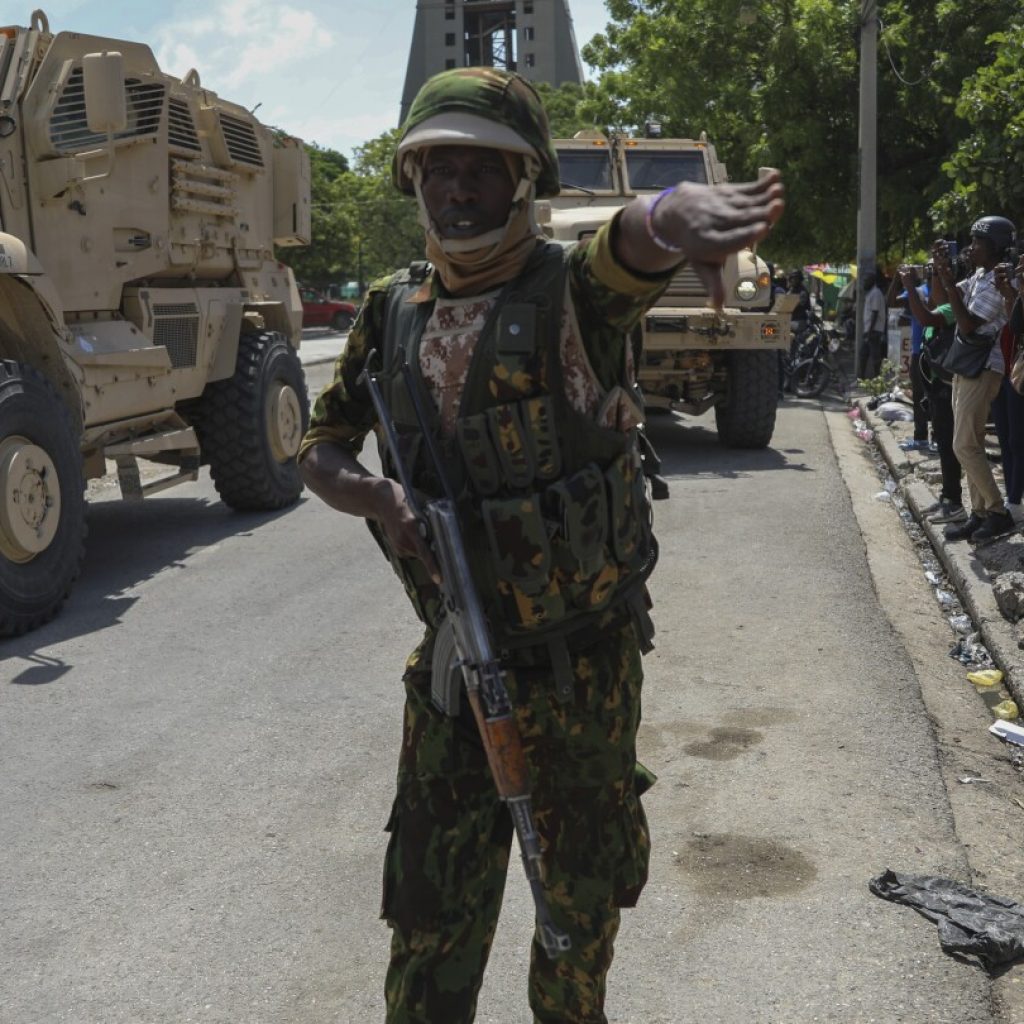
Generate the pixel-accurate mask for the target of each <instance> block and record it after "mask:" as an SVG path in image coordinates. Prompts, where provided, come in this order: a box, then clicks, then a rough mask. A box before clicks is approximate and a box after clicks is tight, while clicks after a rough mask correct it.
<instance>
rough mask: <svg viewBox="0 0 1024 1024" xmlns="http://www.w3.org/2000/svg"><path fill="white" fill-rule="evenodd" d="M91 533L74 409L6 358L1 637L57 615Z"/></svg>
mask: <svg viewBox="0 0 1024 1024" xmlns="http://www.w3.org/2000/svg"><path fill="white" fill-rule="evenodd" d="M85 531H86V527H85V476H84V474H83V472H82V453H81V450H80V448H79V438H78V432H77V431H76V430H75V428H74V426H73V424H72V419H71V412H70V410H69V409H68V407H67V405H66V404H65V403H64V402H63V401H62V399H61V397H60V395H59V394H58V393H57V391H56V389H55V388H54V387H53V385H52V384H51V383H50V382H49V381H48V380H47V379H46V378H45V377H44V376H43V375H42V374H41V373H40V372H39V371H38V370H36V369H34V368H33V367H31V366H28V365H25V364H22V363H16V362H14V361H13V360H7V359H5V360H0V636H17V635H19V634H21V633H24V632H26V631H27V630H30V629H35V628H36V627H37V626H41V625H42V624H43V623H44V622H49V620H50V619H52V618H53V616H54V615H56V614H57V611H58V609H59V608H60V606H61V605H62V604H63V603H64V599H65V598H66V597H67V596H68V592H69V591H70V590H71V584H72V583H73V582H74V581H75V578H76V577H77V576H78V573H79V571H80V569H81V566H82V557H83V555H84V553H85Z"/></svg>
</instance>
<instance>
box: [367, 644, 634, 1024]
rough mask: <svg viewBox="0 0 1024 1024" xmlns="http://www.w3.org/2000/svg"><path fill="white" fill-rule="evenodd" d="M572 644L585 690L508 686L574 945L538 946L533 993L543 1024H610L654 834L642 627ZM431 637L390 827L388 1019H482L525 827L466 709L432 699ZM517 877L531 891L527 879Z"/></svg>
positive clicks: (529, 682) (538, 677)
mask: <svg viewBox="0 0 1024 1024" xmlns="http://www.w3.org/2000/svg"><path fill="white" fill-rule="evenodd" d="M597 635H599V636H601V639H600V640H599V642H598V643H596V644H594V645H593V646H590V647H589V648H586V649H585V650H582V651H577V652H575V653H574V652H572V649H571V648H570V653H571V654H572V661H573V675H574V694H573V698H572V700H570V701H566V702H565V703H562V702H560V701H559V700H558V699H557V697H556V696H555V687H554V680H553V679H552V677H551V671H550V669H549V668H547V667H546V666H544V665H532V666H531V665H529V664H520V663H519V662H520V661H521V660H522V659H521V658H517V663H516V664H515V665H514V666H509V667H508V671H507V676H506V684H507V686H508V689H509V695H510V697H511V699H512V703H513V705H514V707H515V709H516V717H517V720H518V724H519V729H520V733H521V735H522V737H523V742H524V747H525V749H526V755H527V759H528V761H529V764H530V773H531V782H532V786H533V806H534V815H535V820H536V825H537V831H538V833H539V834H540V837H541V845H542V850H543V863H544V883H545V890H546V892H547V896H548V901H549V904H550V907H551V911H552V916H553V918H554V921H555V924H556V925H557V926H558V927H560V928H562V929H564V930H565V931H567V932H568V934H569V936H570V938H571V941H572V950H571V951H570V952H569V953H568V954H566V955H564V956H562V957H560V958H558V959H557V960H549V959H548V958H547V956H546V955H545V953H544V952H543V950H542V949H541V948H540V946H539V945H538V943H537V942H536V940H535V941H534V943H533V947H532V950H531V957H530V976H529V999H530V1006H531V1008H532V1010H533V1014H534V1021H535V1022H542V1024H548V1022H551V1024H554V1022H556V1021H557V1022H559V1024H605V1022H606V1021H607V1018H606V1017H605V1014H604V1009H603V1007H604V998H605V979H606V976H607V973H608V968H609V966H610V965H611V960H612V949H613V943H614V940H615V935H616V933H617V931H618V927H619V908H620V907H629V906H633V905H634V904H635V903H636V900H637V897H638V896H639V894H640V890H641V889H642V888H643V885H644V883H645V882H646V880H647V865H648V858H649V853H650V836H649V832H648V829H647V821H646V818H645V817H644V812H643V809H642V807H641V805H640V794H641V793H642V792H644V790H646V789H647V788H648V787H649V786H650V784H651V783H652V782H653V781H654V777H653V776H652V775H651V774H650V773H649V772H647V770H646V769H645V768H643V767H642V766H640V765H639V764H638V763H637V761H636V751H635V740H636V731H637V727H638V725H639V722H640V689H641V681H642V671H641V666H640V654H639V649H638V646H637V642H636V638H635V634H634V632H633V627H632V625H627V626H625V627H622V628H617V629H615V630H613V631H612V632H611V633H610V634H609V633H605V634H603V635H602V634H597ZM429 648H430V642H429V639H428V641H427V644H426V646H425V647H421V648H420V650H419V652H417V654H414V655H413V657H412V658H411V659H410V664H409V669H408V671H407V672H406V677H405V685H406V706H405V725H404V735H403V744H402V752H401V757H400V763H399V771H398V793H397V796H396V799H395V802H394V807H393V810H392V813H391V819H390V821H389V822H388V831H389V832H390V841H389V844H388V851H387V855H386V858H385V866H384V899H383V909H382V915H381V916H382V917H384V918H385V919H386V920H387V921H388V923H389V924H390V926H391V928H392V942H391V961H390V965H389V968H388V973H387V982H386V1000H387V1024H469V1022H471V1021H472V1020H473V1019H474V1016H475V1013H476V1003H477V995H478V992H479V990H480V985H481V982H482V980H483V973H484V968H485V966H486V963H487V957H488V954H489V952H490V949H491V943H492V941H493V938H494V932H495V928H496V926H497V921H498V912H499V910H500V908H501V901H502V894H503V892H504V886H505V877H506V872H507V869H508V866H509V855H510V846H511V841H512V832H513V829H512V823H511V819H510V817H509V813H508V810H507V808H506V807H505V806H504V805H503V804H502V803H501V802H500V801H499V800H498V797H497V793H496V792H495V789H494V785H493V782H492V781H491V778H490V774H489V771H488V767H487V762H486V758H485V756H484V753H483V749H482V747H481V745H480V741H479V739H478V737H477V732H476V727H475V725H474V724H473V719H472V715H471V714H470V713H469V710H468V707H467V706H466V705H467V702H466V701H465V699H463V701H462V704H463V708H462V711H461V712H460V715H459V716H458V717H454V718H448V717H445V716H444V715H442V714H440V713H439V712H438V711H436V710H435V709H434V707H433V705H432V704H431V701H430V673H429V657H425V655H426V654H427V653H429ZM512 884H520V885H523V886H526V885H527V882H526V879H525V877H523V876H522V873H521V872H519V875H518V877H517V876H516V874H515V873H514V874H513V876H512Z"/></svg>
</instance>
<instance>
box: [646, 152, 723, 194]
mask: <svg viewBox="0 0 1024 1024" xmlns="http://www.w3.org/2000/svg"><path fill="white" fill-rule="evenodd" d="M626 173H627V174H628V175H629V188H630V189H631V190H632V191H634V192H640V191H643V190H645V189H650V190H652V191H653V190H654V189H658V190H660V189H663V188H669V187H670V186H672V185H675V184H676V183H677V182H680V181H695V182H698V183H699V184H701V185H706V184H707V180H708V175H707V170H706V169H705V167H704V153H703V152H702V151H701V150H699V149H691V150H686V151H684V152H682V153H672V152H670V151H668V150H647V151H644V150H628V149H627V150H626Z"/></svg>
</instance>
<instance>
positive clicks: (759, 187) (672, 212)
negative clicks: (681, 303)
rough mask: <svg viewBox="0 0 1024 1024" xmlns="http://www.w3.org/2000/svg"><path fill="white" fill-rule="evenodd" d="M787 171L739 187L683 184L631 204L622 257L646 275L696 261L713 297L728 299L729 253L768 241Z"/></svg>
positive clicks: (625, 222) (622, 238)
mask: <svg viewBox="0 0 1024 1024" xmlns="http://www.w3.org/2000/svg"><path fill="white" fill-rule="evenodd" d="M784 195H785V190H784V188H783V185H782V175H781V174H780V173H779V172H778V171H776V170H772V171H770V172H768V173H766V174H764V175H763V176H762V177H760V178H758V179H757V181H749V182H743V183H741V184H735V185H700V184H696V183H694V182H688V181H684V182H680V183H679V184H678V185H676V186H675V187H674V188H671V189H666V190H665V191H664V192H661V193H660V194H658V195H655V196H645V197H643V198H640V199H637V200H636V201H635V202H633V203H631V204H630V205H629V206H628V207H627V208H626V210H625V211H624V213H623V215H622V224H621V231H620V233H619V238H618V246H617V255H618V256H619V258H620V259H622V260H623V262H624V263H626V265H627V266H629V267H632V268H633V269H634V270H638V271H640V272H641V273H658V272H661V271H664V270H668V269H670V268H671V267H673V266H676V265H677V264H679V263H681V262H682V261H683V260H686V261H688V262H689V263H690V264H692V265H693V267H694V269H695V270H696V271H697V273H698V274H699V275H700V277H701V279H702V280H703V281H704V283H705V285H707V286H708V290H709V293H710V295H711V298H712V301H713V302H714V304H715V305H716V306H720V305H721V304H722V301H723V300H724V285H723V281H722V265H723V263H724V262H725V259H726V257H728V256H729V255H730V254H731V253H734V252H738V251H739V250H741V249H746V248H749V247H751V246H753V245H755V244H756V243H757V242H759V241H760V240H761V239H763V238H764V237H765V236H766V235H767V234H768V233H769V232H770V231H771V229H772V227H773V226H774V225H775V223H776V222H777V221H778V219H779V218H780V217H781V216H782V211H783V209H784V208H785V199H784Z"/></svg>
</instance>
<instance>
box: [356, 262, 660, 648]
mask: <svg viewBox="0 0 1024 1024" xmlns="http://www.w3.org/2000/svg"><path fill="white" fill-rule="evenodd" d="M425 269H426V267H425V265H423V264H419V265H414V266H413V267H412V268H410V270H409V271H405V272H403V273H402V274H400V275H398V276H397V277H396V279H395V281H394V282H393V283H392V285H391V287H390V289H389V291H388V296H387V301H386V313H385V327H384V344H383V349H382V366H383V372H382V373H381V374H380V382H381V386H382V388H383V390H384V393H385V398H386V399H387V401H388V404H389V406H390V408H391V410H392V412H393V415H394V420H395V426H396V429H397V432H398V437H399V447H400V450H401V451H402V456H403V459H404V461H405V463H406V466H407V467H409V468H410V469H411V473H412V480H413V485H414V487H416V489H417V490H419V491H421V492H422V493H423V494H424V495H426V496H427V497H437V496H440V494H441V487H440V484H439V482H438V481H437V480H436V479H434V478H433V474H432V473H431V471H430V470H429V468H428V460H427V459H426V457H425V455H426V453H425V451H423V450H422V449H423V448H424V447H425V446H424V444H423V438H422V437H421V436H420V430H419V428H418V426H417V421H416V418H415V415H414V412H413V407H412V402H411V400H410V398H409V395H408V393H407V391H406V388H405V385H404V383H403V380H402V376H401V374H400V372H399V371H398V366H399V365H400V362H401V360H403V359H404V360H405V361H407V362H408V364H409V366H410V368H411V370H412V376H413V379H414V381H415V385H416V387H417V388H418V389H419V392H420V397H421V399H422V400H421V403H420V404H421V406H422V407H423V408H425V409H426V410H427V413H428V416H430V418H431V424H430V428H431V432H432V434H433V436H434V439H435V442H436V444H437V446H438V447H439V449H440V451H441V453H442V458H443V459H444V465H445V471H446V474H447V475H448V477H449V481H450V483H451V484H452V488H453V490H454V492H455V495H456V497H457V504H458V511H459V519H460V523H461V525H462V528H463V531H464V536H465V540H466V547H467V550H468V552H469V555H470V560H471V562H472V566H471V568H472V570H473V574H474V577H475V582H476V584H477V587H478V589H479V592H480V596H481V599H482V601H483V602H484V607H485V609H486V612H487V615H488V619H489V622H490V626H491V629H492V632H493V636H494V640H495V643H496V646H497V647H498V648H499V649H506V650H515V649H516V648H520V647H525V646H532V645H542V644H549V645H550V643H551V640H552V638H558V637H564V636H566V635H568V634H569V633H573V632H575V631H576V630H578V629H582V628H584V627H586V626H588V625H594V624H596V623H597V621H598V620H599V619H600V617H601V616H602V615H603V613H605V612H607V611H608V610H609V609H610V608H613V607H615V606H620V605H621V606H622V607H623V608H627V607H628V608H629V609H631V610H632V611H633V613H634V617H635V618H636V619H637V620H638V622H639V623H640V624H641V627H642V628H641V629H640V630H639V634H640V638H641V643H642V645H643V647H644V649H649V648H650V646H651V645H650V642H649V641H650V634H651V633H653V627H652V626H651V625H650V618H649V616H648V615H647V612H646V609H647V606H648V602H647V595H646V588H645V587H644V582H645V581H646V579H647V577H648V576H649V575H650V573H651V570H652V569H653V568H654V563H655V560H656V558H657V545H656V543H655V541H654V537H653V534H652V531H651V509H650V504H649V502H648V496H647V490H646V484H645V480H644V476H643V472H642V470H641V468H640V457H639V453H638V450H637V440H636V431H635V430H631V431H629V432H626V433H623V432H622V431H619V430H613V429H609V428H607V427H603V426H599V425H598V424H597V423H595V422H594V421H593V419H592V418H591V417H588V416H586V415H584V414H582V413H580V412H578V411H576V410H575V409H574V408H573V407H572V406H571V405H570V402H569V399H568V397H567V395H566V389H565V384H564V380H563V373H562V364H561V359H560V353H559V324H560V322H561V313H562V306H563V297H564V295H565V284H566V265H565V250H564V249H563V248H562V247H561V246H560V245H557V244H547V245H544V246H540V247H539V248H538V251H537V252H536V253H535V254H534V256H533V257H531V260H530V261H529V263H528V264H527V266H526V268H525V270H524V272H523V273H522V274H521V275H520V276H519V277H518V278H516V279H515V280H514V281H512V282H510V283H509V284H508V285H506V286H505V288H504V289H503V291H502V292H501V294H500V296H499V297H498V300H497V302H496V303H495V305H494V308H493V309H492V311H491V313H490V316H489V317H488V319H487V321H486V323H485V325H484V327H483V331H482V333H481V335H480V338H479V339H478V341H477V343H476V347H475V350H474V353H473V356H472V362H471V364H470V367H469V372H468V376H467V379H466V383H465V387H464V390H463V393H462V398H461V402H460V406H459V411H458V419H457V421H456V430H455V435H454V436H453V437H450V438H445V437H443V436H442V432H441V430H440V422H439V417H438V415H437V409H436V405H435V404H434V402H433V400H432V399H431V398H430V396H429V395H428V394H427V390H426V385H425V383H424V381H423V379H422V376H421V374H420V359H419V345H420V340H421V336H422V333H423V329H424V327H425V326H426V323H427V321H428V319H429V317H430V314H431V310H432V305H433V304H432V303H430V302H423V303H409V302H408V301H407V300H408V299H409V297H410V296H411V295H412V293H413V292H414V291H415V290H416V289H417V288H418V287H419V285H420V284H421V283H422V281H423V279H424V274H425ZM622 383H623V384H624V385H625V384H626V383H627V382H622ZM379 448H380V454H381V461H382V465H383V468H384V472H385V474H386V475H387V476H390V477H392V478H393V479H395V478H397V473H396V471H395V468H394V466H393V465H392V461H391V458H390V455H389V453H388V451H387V448H386V446H384V445H383V444H381V445H379ZM373 532H374V536H375V537H376V538H377V540H378V542H379V543H380V544H381V546H382V547H383V548H384V550H385V552H386V553H387V555H388V558H389V559H390V561H391V563H392V565H393V566H394V568H395V571H396V572H397V573H398V575H399V577H400V578H401V579H402V582H403V583H404V584H405V588H406V591H407V593H408V594H409V597H410V599H411V601H412V603H413V606H414V607H415V609H416V612H417V614H418V615H419V617H420V618H421V619H422V620H423V621H424V622H425V623H427V625H428V626H431V627H436V626H437V624H438V620H439V618H440V616H441V607H440V599H439V594H438V591H437V588H436V587H435V586H434V584H433V583H432V582H431V580H430V578H429V577H428V576H427V574H426V572H425V570H424V569H423V566H422V564H421V563H420V562H419V561H418V560H416V559H407V558H399V557H397V556H396V555H395V553H394V552H393V551H390V550H389V548H388V545H387V542H386V540H385V538H384V536H383V533H382V531H380V530H379V529H376V528H375V529H373Z"/></svg>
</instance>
